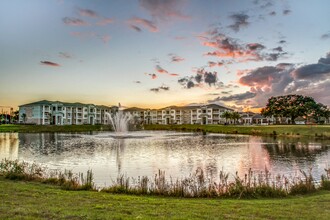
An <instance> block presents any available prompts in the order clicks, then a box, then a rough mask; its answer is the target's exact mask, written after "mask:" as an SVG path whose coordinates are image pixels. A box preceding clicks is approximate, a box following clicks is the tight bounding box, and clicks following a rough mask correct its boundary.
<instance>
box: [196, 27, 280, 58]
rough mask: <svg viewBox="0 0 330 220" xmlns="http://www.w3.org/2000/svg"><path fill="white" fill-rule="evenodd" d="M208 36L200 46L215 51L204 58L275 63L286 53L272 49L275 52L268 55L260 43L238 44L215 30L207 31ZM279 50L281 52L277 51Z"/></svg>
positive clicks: (206, 54)
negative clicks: (212, 57)
mask: <svg viewBox="0 0 330 220" xmlns="http://www.w3.org/2000/svg"><path fill="white" fill-rule="evenodd" d="M208 34H211V35H210V36H209V37H206V40H202V45H204V46H207V47H211V48H215V49H216V50H214V51H211V52H207V53H205V54H204V55H205V56H214V57H218V58H221V59H227V60H228V59H229V60H231V61H232V62H235V63H240V62H248V61H264V60H267V61H276V60H278V59H279V58H280V57H282V56H284V55H285V54H286V52H283V49H282V47H278V48H274V49H276V50H277V51H275V52H272V53H269V52H266V51H265V49H266V47H265V46H264V45H263V44H260V43H248V44H242V43H238V40H236V39H234V38H231V37H229V36H227V35H225V34H222V33H218V30H217V29H215V30H213V31H209V32H208ZM280 49H281V51H279V50H280ZM273 51H274V50H273ZM227 64H229V62H227Z"/></svg>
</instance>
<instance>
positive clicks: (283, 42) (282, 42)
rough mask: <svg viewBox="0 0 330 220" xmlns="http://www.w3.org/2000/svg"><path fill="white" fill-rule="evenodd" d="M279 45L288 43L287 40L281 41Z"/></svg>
mask: <svg viewBox="0 0 330 220" xmlns="http://www.w3.org/2000/svg"><path fill="white" fill-rule="evenodd" d="M278 43H279V44H285V43H286V40H280V41H279V42H278Z"/></svg>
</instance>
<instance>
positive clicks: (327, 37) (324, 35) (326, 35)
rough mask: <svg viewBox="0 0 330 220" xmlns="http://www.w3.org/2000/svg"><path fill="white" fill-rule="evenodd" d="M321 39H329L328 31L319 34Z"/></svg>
mask: <svg viewBox="0 0 330 220" xmlns="http://www.w3.org/2000/svg"><path fill="white" fill-rule="evenodd" d="M321 39H322V40H328V39H330V33H327V34H323V35H322V36H321Z"/></svg>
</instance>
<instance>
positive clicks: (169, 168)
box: [0, 132, 330, 186]
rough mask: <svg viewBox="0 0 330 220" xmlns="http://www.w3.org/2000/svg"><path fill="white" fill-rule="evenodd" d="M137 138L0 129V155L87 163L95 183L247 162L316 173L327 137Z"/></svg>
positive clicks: (72, 165)
mask: <svg viewBox="0 0 330 220" xmlns="http://www.w3.org/2000/svg"><path fill="white" fill-rule="evenodd" d="M134 134H136V135H137V138H134V137H133V138H129V139H116V138H113V137H112V136H111V133H106V132H103V133H85V134H82V133H74V134H67V133H66V134H61V133H39V134H22V133H20V134H17V133H16V134H14V133H10V134H9V133H1V134H0V158H1V159H2V158H10V159H16V158H18V159H20V160H25V161H29V162H37V163H41V164H44V165H46V166H47V167H48V168H50V169H64V168H66V169H71V170H73V172H86V171H87V170H88V169H92V170H93V172H94V174H95V181H96V183H97V184H98V185H99V186H104V185H109V184H111V182H112V181H113V180H115V179H116V177H117V176H118V174H124V175H126V176H129V177H135V178H137V177H138V176H144V175H146V176H149V177H152V176H154V174H156V173H158V169H161V170H163V171H165V172H166V175H167V176H168V177H169V176H171V177H173V178H183V177H187V176H189V175H190V174H192V173H194V172H195V171H196V170H197V169H198V168H201V169H203V170H204V171H205V172H206V175H207V176H208V177H210V178H212V177H215V178H217V176H218V174H219V171H220V170H224V171H226V172H229V173H231V174H233V175H234V174H235V172H236V171H237V172H238V174H239V175H240V176H243V175H244V174H245V173H246V172H247V170H248V169H249V168H252V169H253V170H255V171H263V170H264V169H265V167H266V168H267V169H269V170H270V171H271V172H272V173H273V174H278V173H280V174H290V175H291V174H294V173H295V172H298V171H299V169H304V170H306V169H308V168H309V167H312V168H313V173H314V175H315V176H316V177H320V175H321V174H323V170H324V168H326V167H327V166H328V165H329V162H330V149H329V146H330V145H329V141H327V140H305V139H293V138H291V139H290V138H287V139H283V138H281V139H280V138H275V139H274V138H270V137H256V136H243V135H216V134H210V135H200V134H192V133H173V132H147V133H146V132H144V133H143V132H140V133H139V132H137V133H134Z"/></svg>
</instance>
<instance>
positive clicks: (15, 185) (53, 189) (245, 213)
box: [0, 177, 330, 219]
mask: <svg viewBox="0 0 330 220" xmlns="http://www.w3.org/2000/svg"><path fill="white" fill-rule="evenodd" d="M0 197H1V201H0V204H1V205H0V219H329V217H330V193H329V191H319V192H317V193H314V194H310V195H305V196H295V197H289V198H285V199H261V200H233V199H221V200H220V199H182V198H165V197H153V196H130V195H113V194H109V193H104V192H95V191H65V190H60V189H59V187H57V186H52V185H45V184H41V183H36V182H22V181H11V180H6V179H4V178H2V177H0Z"/></svg>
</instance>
